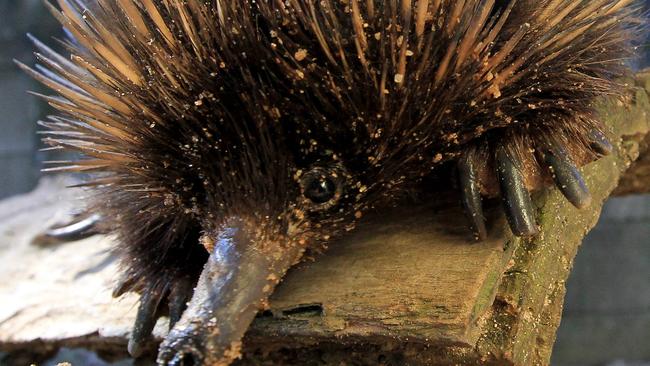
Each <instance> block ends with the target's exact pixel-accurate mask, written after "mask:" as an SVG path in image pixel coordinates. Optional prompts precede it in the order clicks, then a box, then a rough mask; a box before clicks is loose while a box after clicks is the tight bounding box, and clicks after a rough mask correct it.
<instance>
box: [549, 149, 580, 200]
mask: <svg viewBox="0 0 650 366" xmlns="http://www.w3.org/2000/svg"><path fill="white" fill-rule="evenodd" d="M544 161H545V162H546V164H548V166H549V169H550V170H551V175H552V176H553V179H554V180H555V185H556V186H557V187H558V188H559V189H560V191H561V192H562V194H563V195H564V197H566V198H567V200H569V202H571V204H573V205H574V206H575V207H577V208H585V207H588V206H589V205H590V204H591V193H589V188H587V185H586V184H585V182H584V180H583V179H582V175H580V172H579V171H578V168H577V167H576V166H575V164H574V163H573V162H572V161H571V158H570V157H569V156H568V155H567V153H566V151H564V150H563V149H561V148H558V147H556V148H553V149H551V150H549V151H547V152H546V153H545V154H544Z"/></svg>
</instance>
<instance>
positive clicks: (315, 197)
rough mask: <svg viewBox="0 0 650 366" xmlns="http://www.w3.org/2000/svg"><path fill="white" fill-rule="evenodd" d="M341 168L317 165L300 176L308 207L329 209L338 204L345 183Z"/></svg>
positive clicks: (315, 209) (317, 209) (310, 208)
mask: <svg viewBox="0 0 650 366" xmlns="http://www.w3.org/2000/svg"><path fill="white" fill-rule="evenodd" d="M344 177H345V175H344V174H343V170H342V169H340V168H336V167H335V168H326V167H315V168H313V169H312V170H310V171H308V172H307V173H305V174H303V175H302V177H301V178H300V188H301V192H302V195H303V197H304V201H306V203H307V205H308V207H307V209H309V210H311V211H323V210H328V209H330V208H332V207H334V206H335V205H337V204H338V202H339V199H340V198H341V196H342V192H343V190H344V184H345V178H344Z"/></svg>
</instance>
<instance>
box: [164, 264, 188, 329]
mask: <svg viewBox="0 0 650 366" xmlns="http://www.w3.org/2000/svg"><path fill="white" fill-rule="evenodd" d="M193 291H194V288H193V282H192V280H191V279H190V278H189V277H184V278H179V279H177V280H176V282H175V283H174V286H173V287H172V289H171V291H170V293H169V299H168V303H169V329H170V330H171V329H172V328H173V327H174V325H176V323H178V321H179V320H180V319H181V316H182V315H183V312H184V311H185V308H187V303H188V301H190V299H191V298H192V292H193Z"/></svg>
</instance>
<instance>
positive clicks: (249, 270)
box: [157, 220, 304, 366]
mask: <svg viewBox="0 0 650 366" xmlns="http://www.w3.org/2000/svg"><path fill="white" fill-rule="evenodd" d="M231 221H232V224H231V225H229V226H228V227H227V228H225V229H223V230H222V231H221V232H220V233H219V234H218V235H216V238H214V242H215V245H214V248H213V250H212V252H211V253H210V257H209V258H208V261H207V263H206V264H205V266H204V268H203V272H202V273H201V276H200V278H199V280H198V283H197V285H196V287H195V289H194V294H193V296H192V299H191V301H190V302H189V304H188V306H187V309H186V310H185V311H184V312H183V315H182V316H181V318H180V320H179V321H178V322H177V323H176V324H175V325H174V327H173V328H172V329H171V331H170V332H169V334H168V335H167V337H166V338H165V340H164V341H163V343H162V344H161V346H160V350H159V353H158V361H157V362H158V365H161V366H169V365H203V364H205V365H222V364H224V365H225V364H230V362H232V361H234V360H235V359H236V358H238V357H239V355H240V348H241V339H242V338H243V336H244V333H245V332H246V330H247V329H248V327H249V326H250V323H251V322H252V321H253V319H254V318H255V315H256V314H257V312H258V311H259V310H260V309H261V308H262V307H263V305H264V304H265V303H266V302H267V299H268V297H269V295H270V294H271V292H272V291H273V289H274V288H275V286H276V285H277V283H278V282H279V279H281V278H282V277H283V276H284V274H285V272H286V271H287V269H289V267H291V266H292V265H293V264H294V263H296V262H297V261H298V260H299V259H300V257H301V256H302V253H303V250H304V249H303V248H302V247H300V246H292V245H284V244H286V243H283V244H281V245H274V246H273V245H262V246H261V245H258V244H256V243H257V240H256V239H255V237H254V235H253V234H252V233H251V232H252V231H253V230H248V229H246V228H250V227H254V226H251V225H244V223H243V222H241V221H238V220H231Z"/></svg>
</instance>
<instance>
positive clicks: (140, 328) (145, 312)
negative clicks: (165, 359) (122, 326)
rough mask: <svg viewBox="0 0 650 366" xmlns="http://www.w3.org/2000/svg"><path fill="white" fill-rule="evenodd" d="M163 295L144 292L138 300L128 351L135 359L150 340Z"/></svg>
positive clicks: (158, 292)
mask: <svg viewBox="0 0 650 366" xmlns="http://www.w3.org/2000/svg"><path fill="white" fill-rule="evenodd" d="M162 297H163V294H162V293H161V292H160V291H157V290H150V291H146V292H145V293H144V294H143V295H142V297H141V298H140V306H139V307H138V314H137V315H136V318H135V324H134V325H133V331H132V332H131V338H130V339H129V345H128V351H129V354H130V355H131V356H133V357H135V358H137V357H139V356H141V355H142V353H143V351H144V344H145V343H146V342H147V341H149V340H150V339H151V332H152V331H153V328H154V327H155V325H156V320H157V319H158V307H159V305H160V302H161V300H162Z"/></svg>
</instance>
